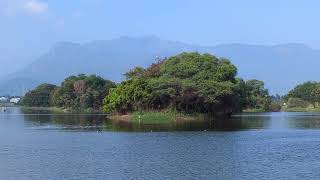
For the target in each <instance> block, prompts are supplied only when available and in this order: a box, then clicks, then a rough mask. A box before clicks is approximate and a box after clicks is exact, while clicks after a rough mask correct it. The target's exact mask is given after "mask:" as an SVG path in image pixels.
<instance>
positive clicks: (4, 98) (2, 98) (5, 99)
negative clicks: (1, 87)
mask: <svg viewBox="0 0 320 180" xmlns="http://www.w3.org/2000/svg"><path fill="white" fill-rule="evenodd" d="M7 102H9V98H7V97H0V103H7Z"/></svg>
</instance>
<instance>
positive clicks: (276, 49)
mask: <svg viewBox="0 0 320 180" xmlns="http://www.w3.org/2000/svg"><path fill="white" fill-rule="evenodd" d="M183 51H187V52H190V51H198V52H208V53H211V54H214V55H217V56H219V57H225V58H229V59H230V60H231V61H232V63H234V64H235V65H236V66H237V67H238V72H239V76H241V77H245V78H246V79H253V78H255V79H260V80H263V81H265V82H266V86H267V87H268V88H269V89H270V90H271V93H280V94H284V93H286V92H287V91H288V90H289V89H291V88H292V87H294V86H295V85H296V84H298V83H301V82H303V81H306V80H319V79H320V78H318V75H320V73H318V70H317V67H318V66H319V65H320V61H319V59H320V51H319V50H316V49H312V48H310V47H308V46H305V45H303V44H282V45H276V46H261V45H245V44H225V45H218V46H196V45H190V44H186V43H181V42H174V41H166V40H161V39H159V38H157V37H152V36H151V37H142V38H131V37H121V38H117V39H113V40H104V41H92V42H89V43H85V44H77V43H71V42H60V43H57V44H55V45H54V46H53V47H52V48H51V49H50V50H49V52H47V53H45V54H44V55H42V56H41V57H39V58H37V59H36V60H35V61H34V62H33V63H31V64H30V65H28V66H26V67H25V68H23V69H21V70H19V71H17V72H15V73H12V74H10V75H7V76H4V77H2V78H1V79H0V94H11V95H21V94H23V93H25V92H26V91H27V90H29V89H32V88H34V87H35V86H36V85H37V84H39V83H42V82H48V83H53V84H58V83H59V82H61V81H63V79H64V78H65V77H67V76H69V75H72V74H74V75H77V74H79V73H85V74H98V75H100V76H102V77H104V78H107V79H111V80H114V81H117V82H119V81H121V80H123V73H124V72H127V71H128V70H129V69H130V68H132V67H135V66H143V67H146V66H148V65H149V64H150V63H152V62H154V60H155V59H156V58H157V57H161V58H163V57H168V56H172V55H176V54H178V53H181V52H183ZM319 77H320V76H319Z"/></svg>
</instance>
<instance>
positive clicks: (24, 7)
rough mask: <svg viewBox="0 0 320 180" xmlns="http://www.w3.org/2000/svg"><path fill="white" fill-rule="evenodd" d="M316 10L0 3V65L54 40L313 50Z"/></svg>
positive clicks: (296, 0) (176, 1)
mask: <svg viewBox="0 0 320 180" xmlns="http://www.w3.org/2000/svg"><path fill="white" fill-rule="evenodd" d="M319 7H320V1H318V0H308V1H301V0H259V1H257V0H241V1H240V0H219V1H218V0H158V1H156V0H0V27H1V28H0V40H1V41H0V52H2V53H3V54H2V57H8V58H3V60H1V61H3V62H5V61H7V59H10V57H12V56H23V57H29V56H30V57H32V56H37V55H39V54H42V53H43V52H44V51H46V50H47V49H48V48H49V47H50V46H51V45H52V44H53V43H55V42H57V41H73V42H87V41H90V40H102V39H111V38H116V37H119V36H145V35H156V36H158V37H160V38H162V39H167V40H178V41H182V42H187V43H192V44H199V45H215V44H221V43H249V44H266V45H268V44H279V43H289V42H297V43H305V44H307V45H309V46H312V47H315V48H320V36H319V35H318V34H319V32H320V24H319V23H318V21H319V19H320V13H319V12H318V9H319ZM17 52H18V53H17ZM0 57H1V56H0ZM21 63H22V62H21Z"/></svg>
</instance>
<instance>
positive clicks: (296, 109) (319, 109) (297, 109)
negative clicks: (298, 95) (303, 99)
mask: <svg viewBox="0 0 320 180" xmlns="http://www.w3.org/2000/svg"><path fill="white" fill-rule="evenodd" d="M282 111H283V112H320V107H316V108H314V107H307V108H302V107H292V108H282Z"/></svg>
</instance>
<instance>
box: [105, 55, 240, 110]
mask: <svg viewBox="0 0 320 180" xmlns="http://www.w3.org/2000/svg"><path fill="white" fill-rule="evenodd" d="M236 74H237V68H236V67H235V66H234V65H233V64H231V63H230V61H228V60H227V59H219V58H217V57H215V56H212V55H210V54H203V55H202V54H199V53H182V54H180V55H177V56H173V57H171V58H169V59H166V60H163V61H159V62H157V63H154V64H152V65H151V66H150V67H148V68H146V69H144V68H141V67H137V68H135V69H133V70H131V71H129V72H128V73H126V76H127V81H124V82H122V83H121V84H120V85H119V86H118V87H116V88H114V89H112V90H111V92H110V94H109V95H108V96H107V97H106V98H105V100H104V110H105V111H106V112H118V113H128V112H132V111H144V110H165V109H174V110H178V111H183V112H187V113H192V112H203V113H223V114H230V113H233V112H236V111H239V105H238V104H239V103H240V95H241V89H240V82H241V80H238V79H236V77H235V76H236Z"/></svg>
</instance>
